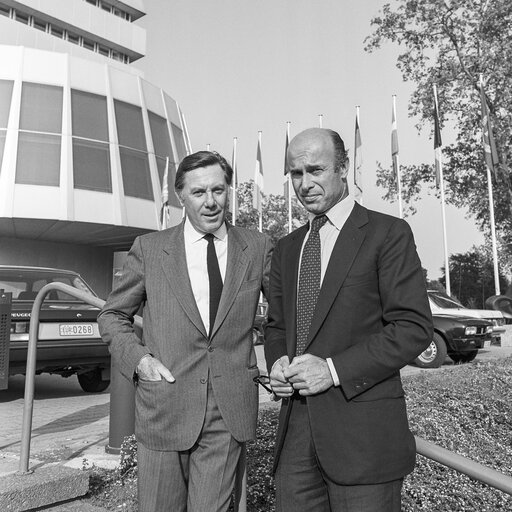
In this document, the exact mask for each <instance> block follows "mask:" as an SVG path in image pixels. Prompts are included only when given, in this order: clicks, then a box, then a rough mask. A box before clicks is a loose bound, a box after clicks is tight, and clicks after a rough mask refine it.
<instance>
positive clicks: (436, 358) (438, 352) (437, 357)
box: [414, 332, 448, 368]
mask: <svg viewBox="0 0 512 512" xmlns="http://www.w3.org/2000/svg"><path fill="white" fill-rule="evenodd" d="M447 353H448V349H447V348H446V343H445V341H444V339H443V338H442V336H440V335H439V334H437V332H435V333H434V336H433V338H432V341H431V342H430V345H429V346H428V347H427V349H426V350H424V351H423V352H422V353H421V354H420V355H419V356H418V357H417V358H416V359H415V360H414V362H415V363H416V365H417V366H419V367H420V368H439V367H440V366H441V365H442V364H443V363H444V361H445V359H446V355H447Z"/></svg>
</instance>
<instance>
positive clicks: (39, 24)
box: [34, 18, 46, 32]
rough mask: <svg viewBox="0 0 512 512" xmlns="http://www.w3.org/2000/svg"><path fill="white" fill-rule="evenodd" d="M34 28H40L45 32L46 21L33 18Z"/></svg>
mask: <svg viewBox="0 0 512 512" xmlns="http://www.w3.org/2000/svg"><path fill="white" fill-rule="evenodd" d="M34 28H37V30H41V31H42V32H46V22H45V21H41V20H38V19H36V18H34Z"/></svg>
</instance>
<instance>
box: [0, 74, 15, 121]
mask: <svg viewBox="0 0 512 512" xmlns="http://www.w3.org/2000/svg"><path fill="white" fill-rule="evenodd" d="M13 83H14V82H12V81H11V80H0V128H7V122H8V121H9V112H10V110H11V97H12V86H13Z"/></svg>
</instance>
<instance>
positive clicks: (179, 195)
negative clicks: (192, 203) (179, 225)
mask: <svg viewBox="0 0 512 512" xmlns="http://www.w3.org/2000/svg"><path fill="white" fill-rule="evenodd" d="M175 193H176V197H177V198H178V201H179V202H180V205H181V206H182V207H184V206H185V204H184V202H183V199H182V198H181V191H180V192H178V191H175Z"/></svg>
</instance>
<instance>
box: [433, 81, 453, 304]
mask: <svg viewBox="0 0 512 512" xmlns="http://www.w3.org/2000/svg"><path fill="white" fill-rule="evenodd" d="M433 89H434V105H435V116H436V120H437V123H439V104H438V102H437V85H436V84H435V83H434V84H433ZM436 120H435V121H436ZM434 130H439V137H440V133H441V128H440V126H439V124H438V125H437V126H435V127H434ZM434 139H435V135H434ZM439 142H440V141H439ZM434 145H435V140H434ZM434 151H438V154H437V157H436V159H437V161H438V169H439V191H440V193H441V218H442V222H443V248H444V268H445V271H444V274H445V277H446V293H447V294H448V295H450V296H451V294H452V290H451V281H450V259H449V256H448V237H447V235H446V206H445V198H444V177H443V160H442V153H441V144H440V146H439V148H435V150H434Z"/></svg>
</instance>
